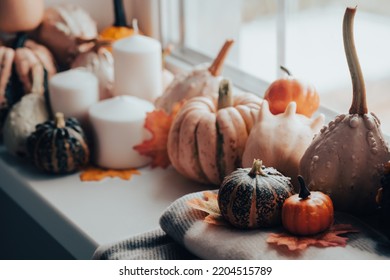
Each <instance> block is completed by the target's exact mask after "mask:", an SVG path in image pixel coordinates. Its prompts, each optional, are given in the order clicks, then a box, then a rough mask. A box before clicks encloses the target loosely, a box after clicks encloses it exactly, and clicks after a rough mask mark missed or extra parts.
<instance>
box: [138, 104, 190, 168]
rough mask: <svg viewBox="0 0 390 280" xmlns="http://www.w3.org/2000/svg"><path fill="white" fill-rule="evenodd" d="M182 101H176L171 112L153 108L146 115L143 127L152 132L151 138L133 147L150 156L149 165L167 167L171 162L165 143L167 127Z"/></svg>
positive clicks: (166, 141) (169, 125) (169, 126)
mask: <svg viewBox="0 0 390 280" xmlns="http://www.w3.org/2000/svg"><path fill="white" fill-rule="evenodd" d="M183 104H184V101H183V102H180V103H176V104H175V105H174V107H173V109H172V113H171V114H168V113H166V112H165V111H164V110H163V109H158V110H154V111H152V112H150V113H148V114H147V115H146V119H145V125H144V127H145V128H146V129H147V130H149V131H150V132H151V134H152V138H151V139H149V140H145V141H144V142H142V143H141V144H138V145H136V146H134V147H133V149H134V150H136V151H137V152H138V153H140V154H141V155H143V156H148V157H151V158H152V162H151V164H150V165H151V167H152V168H154V167H162V168H167V167H168V166H169V165H170V164H171V162H170V160H169V157H168V150H167V143H168V134H169V129H170V128H171V125H172V122H173V120H174V119H175V117H176V115H177V113H178V112H179V110H180V108H181V107H182V106H183Z"/></svg>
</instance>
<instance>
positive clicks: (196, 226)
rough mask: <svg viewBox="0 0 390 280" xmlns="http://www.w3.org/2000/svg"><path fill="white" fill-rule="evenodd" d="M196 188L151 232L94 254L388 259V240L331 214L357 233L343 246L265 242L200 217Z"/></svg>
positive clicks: (255, 233) (262, 233)
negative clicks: (289, 247)
mask: <svg viewBox="0 0 390 280" xmlns="http://www.w3.org/2000/svg"><path fill="white" fill-rule="evenodd" d="M202 196H203V193H202V192H199V193H193V194H188V195H186V196H184V197H182V198H179V199H178V200H176V201H175V202H174V203H173V204H172V205H171V206H170V207H168V209H166V211H165V212H164V213H163V214H162V216H161V219H160V226H161V228H158V229H156V230H154V231H151V232H147V233H144V234H141V235H139V236H135V237H130V238H128V239H126V240H122V241H119V242H116V243H113V244H107V245H104V246H101V247H99V248H98V249H97V250H96V252H95V254H94V256H93V258H94V259H111V260H112V259H142V260H156V259H163V260H166V259H197V258H200V259H267V260H272V259H331V260H334V259H349V260H351V259H364V260H368V259H390V245H389V242H388V239H387V238H386V237H384V236H383V235H382V234H380V233H379V232H377V231H375V230H374V229H372V228H371V227H369V226H367V225H366V224H364V223H363V222H361V221H360V220H358V219H356V218H354V217H352V216H349V215H346V214H340V213H337V214H336V223H344V224H351V225H353V226H354V228H356V229H358V230H359V232H358V233H350V234H349V235H348V237H349V240H348V243H347V246H345V247H327V248H318V247H314V246H313V247H308V248H307V249H306V250H304V251H299V252H296V251H289V250H287V249H286V248H283V247H277V246H275V245H270V244H268V243H267V242H266V239H267V237H268V235H269V233H270V232H275V231H277V230H275V229H269V230H263V229H261V230H246V231H244V230H239V229H235V228H232V227H228V226H215V225H211V224H207V223H205V222H204V221H203V218H204V217H205V215H206V214H205V213H203V212H201V211H199V210H195V209H193V208H191V207H190V206H188V204H187V202H188V200H190V199H193V198H201V197H202Z"/></svg>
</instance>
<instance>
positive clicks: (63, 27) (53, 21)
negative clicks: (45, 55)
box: [34, 4, 98, 69]
mask: <svg viewBox="0 0 390 280" xmlns="http://www.w3.org/2000/svg"><path fill="white" fill-rule="evenodd" d="M34 35H35V37H36V39H37V40H38V42H40V43H42V44H44V45H45V46H47V47H48V48H49V49H50V51H51V52H52V53H53V54H54V57H55V59H56V61H57V62H58V64H59V66H60V67H61V68H62V69H67V68H69V66H70V64H71V63H72V61H73V60H74V59H75V57H76V56H77V55H78V54H79V53H80V52H83V51H87V50H89V49H90V48H92V47H93V46H94V42H93V40H94V39H95V38H97V36H98V32H97V26H96V22H95V21H94V20H93V19H92V18H91V16H90V15H89V14H88V13H87V12H86V11H85V10H83V9H82V8H80V7H79V6H77V5H72V4H61V5H58V6H53V7H50V8H48V9H46V10H45V13H44V17H43V20H42V24H41V25H40V27H39V28H38V29H37V30H36V32H35V34H34Z"/></svg>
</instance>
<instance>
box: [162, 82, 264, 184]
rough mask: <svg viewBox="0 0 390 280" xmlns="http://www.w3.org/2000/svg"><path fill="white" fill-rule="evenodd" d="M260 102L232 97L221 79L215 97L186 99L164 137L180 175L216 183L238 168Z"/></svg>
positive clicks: (241, 95) (248, 95)
mask: <svg viewBox="0 0 390 280" xmlns="http://www.w3.org/2000/svg"><path fill="white" fill-rule="evenodd" d="M260 104H261V99H260V98H259V97H257V96H255V95H253V94H251V93H236V94H235V95H232V91H231V84H230V83H229V82H228V81H226V80H223V81H222V82H221V85H220V88H219V98H218V100H217V98H213V97H205V96H199V97H194V98H192V99H190V100H188V101H187V102H186V103H185V105H184V106H183V108H182V109H181V110H180V112H179V114H178V115H177V117H176V118H175V120H174V122H173V124H172V126H171V129H170V131H169V136H168V146H167V147H168V155H169V159H170V161H171V163H172V165H173V167H174V168H175V169H176V170H177V171H178V172H179V173H181V174H183V175H184V176H186V177H188V178H190V179H192V180H195V181H198V182H201V183H213V184H219V183H221V181H222V180H223V178H224V177H225V176H226V175H227V174H230V173H231V172H232V171H234V170H235V169H236V168H237V167H241V158H242V153H243V152H244V147H245V143H246V139H247V137H248V135H249V132H250V130H251V128H252V126H253V124H254V121H255V118H256V115H257V113H258V110H259V107H260Z"/></svg>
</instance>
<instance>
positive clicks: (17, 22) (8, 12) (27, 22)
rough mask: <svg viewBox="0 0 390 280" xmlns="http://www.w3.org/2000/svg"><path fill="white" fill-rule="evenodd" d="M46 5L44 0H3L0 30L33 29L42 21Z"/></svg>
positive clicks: (0, 2)
mask: <svg viewBox="0 0 390 280" xmlns="http://www.w3.org/2000/svg"><path fill="white" fill-rule="evenodd" d="M44 6H45V3H44V0H35V1H31V0H18V1H15V0H1V1H0V32H6V33H16V32H21V31H30V30H33V29H34V28H36V27H37V26H38V25H39V24H40V23H41V20H42V17H43V11H44Z"/></svg>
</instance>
